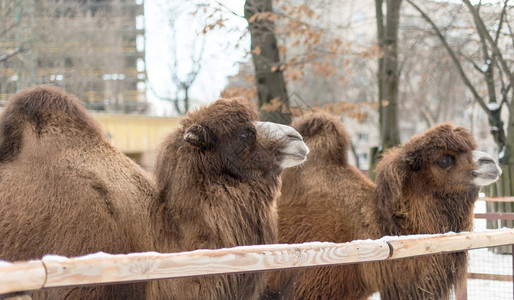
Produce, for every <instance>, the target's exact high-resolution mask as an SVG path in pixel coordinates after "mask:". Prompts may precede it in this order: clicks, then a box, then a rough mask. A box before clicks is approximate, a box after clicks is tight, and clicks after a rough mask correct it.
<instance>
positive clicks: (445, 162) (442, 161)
mask: <svg viewBox="0 0 514 300" xmlns="http://www.w3.org/2000/svg"><path fill="white" fill-rule="evenodd" d="M436 163H437V164H438V165H439V167H440V168H441V169H447V168H449V167H450V166H452V165H454V164H455V157H454V156H453V155H451V154H443V155H441V157H439V158H438V159H437V160H436Z"/></svg>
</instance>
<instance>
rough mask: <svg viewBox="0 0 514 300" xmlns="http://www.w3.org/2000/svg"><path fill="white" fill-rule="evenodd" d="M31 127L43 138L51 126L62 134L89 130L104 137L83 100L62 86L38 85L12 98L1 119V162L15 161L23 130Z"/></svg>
mask: <svg viewBox="0 0 514 300" xmlns="http://www.w3.org/2000/svg"><path fill="white" fill-rule="evenodd" d="M27 125H29V126H30V127H31V128H32V129H33V130H34V132H35V133H36V135H38V136H39V135H41V134H42V132H43V131H44V129H45V128H46V127H48V126H49V125H52V126H56V127H59V128H60V129H61V131H66V130H67V129H71V128H73V129H74V131H77V130H80V131H87V132H88V133H89V134H88V136H91V135H100V136H102V135H103V133H102V129H101V127H100V125H99V124H98V123H97V122H96V121H95V120H94V119H93V118H92V117H91V116H90V114H89V113H88V112H87V110H86V109H85V107H84V106H83V105H82V103H81V101H80V100H79V99H77V97H75V96H74V95H72V94H69V93H66V92H65V91H63V90H62V89H60V88H58V87H52V86H37V87H34V88H29V89H24V90H21V91H20V92H18V93H16V94H15V95H14V96H12V97H11V99H10V100H9V102H8V104H7V106H6V107H5V110H4V112H3V113H2V116H1V117H0V162H3V161H6V160H12V159H13V158H14V157H15V156H16V154H17V153H19V151H20V149H21V147H22V142H21V141H22V137H23V131H24V130H25V128H26V127H27Z"/></svg>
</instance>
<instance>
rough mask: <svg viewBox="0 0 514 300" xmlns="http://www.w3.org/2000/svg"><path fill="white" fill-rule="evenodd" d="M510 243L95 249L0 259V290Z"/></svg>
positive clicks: (460, 238)
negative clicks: (118, 251)
mask: <svg viewBox="0 0 514 300" xmlns="http://www.w3.org/2000/svg"><path fill="white" fill-rule="evenodd" d="M508 244H514V229H498V230H488V231H484V232H463V233H447V234H438V235H412V236H401V237H384V238H381V239H378V240H365V241H362V240H359V241H353V242H349V243H339V244H335V243H321V242H311V243H303V244H277V245H257V246H242V247H235V248H227V249H217V250H196V251H190V252H181V253H169V254H161V253H156V252H145V253H131V254H117V255H111V254H105V253H96V254H90V255H86V256H81V257H76V258H66V257H62V256H44V257H43V258H42V259H41V260H37V261H31V262H19V263H5V262H2V263H0V294H2V293H10V292H16V291H26V290H35V289H41V288H53V287H64V286H67V287H69V286H81V285H92V284H106V283H120V282H131V281H144V280H152V279H168V278H180V277H190V276H202V275H214V274H231V273H242V272H252V271H267V270H278V269H287V268H301V267H309V266H326V265H336V264H350V263H358V262H370V261H379V260H386V259H396V258H406V257H413V256H420V255H428V254H437V253H447V252H455V251H463V250H470V249H476V248H483V247H492V246H500V245H508Z"/></svg>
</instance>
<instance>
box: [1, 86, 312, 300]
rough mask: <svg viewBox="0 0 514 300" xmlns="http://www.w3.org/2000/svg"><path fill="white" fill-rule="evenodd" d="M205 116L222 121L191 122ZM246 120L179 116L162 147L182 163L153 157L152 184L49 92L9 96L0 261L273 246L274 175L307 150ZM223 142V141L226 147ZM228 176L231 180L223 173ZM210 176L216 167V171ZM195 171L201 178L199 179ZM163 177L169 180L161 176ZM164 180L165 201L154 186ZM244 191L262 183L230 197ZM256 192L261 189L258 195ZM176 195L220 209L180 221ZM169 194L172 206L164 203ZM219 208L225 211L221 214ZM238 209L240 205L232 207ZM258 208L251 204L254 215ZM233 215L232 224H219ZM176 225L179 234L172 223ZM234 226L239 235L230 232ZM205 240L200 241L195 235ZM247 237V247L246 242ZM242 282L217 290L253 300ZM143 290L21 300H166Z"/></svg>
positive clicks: (289, 132)
mask: <svg viewBox="0 0 514 300" xmlns="http://www.w3.org/2000/svg"><path fill="white" fill-rule="evenodd" d="M219 110H224V111H223V112H220V111H219ZM216 115H217V116H219V117H222V118H224V119H223V120H216V122H214V123H213V122H212V120H211V121H205V120H202V118H200V116H203V118H206V119H209V118H210V117H212V116H216ZM256 115H257V113H256V111H255V108H254V107H252V106H251V105H249V104H248V103H246V102H244V101H242V100H218V101H217V102H215V103H214V104H212V105H210V106H208V107H206V108H201V109H199V110H198V111H195V112H192V113H190V114H189V115H188V117H186V118H185V119H184V120H183V121H182V124H183V125H182V126H183V127H184V126H185V127H186V128H185V130H186V131H185V132H183V133H184V135H183V137H182V140H180V138H178V141H169V142H168V143H167V147H164V148H163V149H165V150H166V151H171V150H174V151H175V150H176V151H177V154H178V153H183V154H181V155H182V158H179V156H178V155H175V154H173V153H168V154H163V153H161V157H168V158H173V159H172V160H173V161H171V160H168V163H170V164H167V165H166V166H167V167H169V168H171V169H172V170H170V172H168V173H167V172H165V170H163V169H162V166H163V165H161V166H158V169H159V170H160V173H159V174H158V175H157V176H156V177H157V179H156V181H157V184H156V183H154V179H153V178H152V177H151V176H149V175H147V174H146V173H145V172H144V171H143V170H142V169H141V168H140V167H138V166H137V165H136V164H135V163H134V162H133V161H132V160H130V159H129V158H127V157H126V156H125V155H123V154H122V153H121V152H119V151H118V150H117V149H115V148H114V147H113V146H112V145H111V144H110V142H109V140H108V138H107V137H106V135H105V134H104V133H103V132H102V129H101V127H100V125H99V124H98V123H97V122H96V121H95V120H94V119H93V118H92V117H91V116H90V115H89V113H88V112H87V111H86V110H85V109H84V108H83V105H82V104H81V102H80V101H79V100H78V99H77V98H76V97H75V96H73V95H71V94H68V93H65V92H63V91H62V90H60V89H59V88H56V87H50V86H39V87H35V88H31V89H26V90H23V91H21V92H19V93H17V94H16V95H14V96H13V97H12V98H11V99H10V101H9V103H8V105H7V107H6V108H5V111H4V112H3V114H2V117H1V120H0V239H1V240H2V243H0V259H4V260H9V261H18V260H28V259H38V258H41V257H42V256H43V255H46V254H57V255H65V256H80V255H84V254H88V253H93V252H98V251H103V252H107V253H129V252H142V251H159V252H164V251H167V250H173V249H176V250H177V251H178V250H180V249H179V248H178V247H173V248H170V247H167V246H168V245H180V244H182V243H186V242H185V239H189V240H190V242H187V243H188V246H189V249H193V248H194V247H199V248H200V247H209V245H210V244H208V243H204V242H202V241H203V239H205V238H207V239H218V240H219V242H218V244H219V245H220V246H222V247H225V246H227V247H229V246H232V245H233V244H232V243H231V242H232V241H230V240H228V239H230V238H233V239H234V243H235V244H237V245H240V244H241V245H242V244H249V243H253V242H254V241H257V242H261V241H262V242H275V239H276V228H275V227H274V226H275V222H276V220H275V219H274V218H275V217H276V209H275V198H276V197H277V193H278V192H279V190H280V183H281V182H280V175H281V171H282V169H283V168H285V167H289V166H294V165H296V164H299V163H301V162H303V160H305V157H306V154H307V152H308V148H307V147H306V145H305V144H304V142H303V141H302V140H301V136H300V135H299V134H298V133H297V132H296V131H295V130H294V129H292V128H290V127H285V126H281V125H276V124H270V123H257V122H256V120H255V118H256ZM192 120H194V121H195V122H197V123H196V124H194V125H195V126H193V124H192V123H190V122H191V121H192ZM244 120H246V123H245V122H244ZM204 121H205V122H204ZM236 124H237V125H236ZM190 125H191V126H190ZM214 125H219V126H221V127H219V128H218V127H215V126H214ZM211 126H213V127H211ZM241 126H242V127H241ZM180 130H184V129H180ZM230 130H233V131H230ZM214 133H215V134H218V133H219V134H223V135H214ZM225 134H226V135H225ZM245 137H246V138H245ZM230 138H233V139H234V141H233V143H232V144H231V141H230ZM243 140H244V142H242V141H243ZM251 140H252V141H251ZM174 142H179V143H183V142H187V143H188V145H197V147H198V148H197V149H196V150H195V149H194V148H190V149H189V150H191V151H193V152H195V153H197V156H196V157H195V156H194V155H193V156H187V155H186V154H184V153H186V152H187V151H188V150H186V147H187V146H186V145H184V144H182V145H181V146H179V147H174V146H173V145H174V144H173V143H174ZM231 145H232V146H233V147H232V148H231ZM238 146H239V148H238ZM192 147H193V146H192ZM220 149H221V150H220ZM218 150H220V151H218ZM225 150H226V151H225ZM223 151H225V152H223ZM201 153H205V155H203V156H202V154H201ZM215 153H217V154H219V155H215ZM221 153H223V154H224V155H221ZM199 158H202V159H199ZM189 159H191V160H189ZM209 159H219V160H218V161H209ZM240 160H241V161H244V163H241V161H240ZM165 161H166V160H165ZM164 163H166V162H164ZM237 164H238V165H237ZM236 165H237V167H236V170H233V168H231V167H234V166H236ZM177 166H180V168H183V169H180V168H175V167H177ZM209 166H210V167H209ZM213 167H218V169H217V171H215V170H214V169H213ZM207 170H209V171H212V172H211V173H202V172H204V171H207ZM245 170H246V171H247V172H246V173H245ZM192 172H196V173H192ZM172 174H174V176H176V177H170V175H172ZM208 175H212V176H214V177H212V178H209V177H208ZM160 176H168V177H166V178H165V179H163V178H160ZM191 178H198V180H202V181H201V182H197V184H196V185H195V186H191V184H189V182H188V181H184V180H189V179H191ZM200 178H203V179H200ZM264 178H265V179H264ZM166 181H167V182H168V185H166V184H165V185H166V186H167V187H169V188H170V190H169V191H165V190H164V189H163V186H162V183H163V182H166ZM254 182H259V183H262V184H263V185H258V184H257V183H255V186H253V187H255V188H260V189H261V190H258V191H254V190H252V191H251V192H250V195H248V189H244V188H241V187H243V186H246V185H250V184H254ZM218 183H219V184H220V185H219V186H218V187H216V184H218ZM268 183H270V185H269V186H268V185H264V184H268ZM202 184H204V185H203V186H202ZM158 187H159V188H158ZM184 187H186V188H192V189H193V188H195V190H187V192H188V194H187V195H186V196H189V197H190V198H187V200H186V198H184V201H186V202H187V204H189V205H193V206H194V205H195V204H194V203H190V202H188V201H196V202H197V205H198V207H204V208H207V207H205V205H204V204H205V203H202V202H201V201H202V200H207V199H210V200H212V201H214V199H216V200H218V196H219V197H220V200H219V203H220V205H219V206H217V205H216V202H211V206H209V207H208V208H209V209H210V211H207V210H206V211H204V214H201V215H200V214H196V215H195V214H193V213H192V212H191V214H189V215H187V213H188V212H187V211H185V210H180V209H179V206H178V205H175V204H178V203H180V202H181V201H182V199H181V198H178V197H179V196H180V195H179V194H176V191H177V189H178V190H181V188H184ZM196 188H198V189H196ZM220 189H223V190H221V191H220ZM195 192H196V196H194V193H195ZM205 193H207V194H209V193H216V194H212V195H206V194H205ZM165 195H166V196H165ZM172 195H173V196H175V195H176V196H177V198H170V197H168V196H172ZM247 196H250V197H247ZM260 196H262V198H255V197H260ZM223 197H225V198H223ZM252 197H254V198H252ZM230 200H234V203H229V202H228V201H230ZM243 200H244V201H246V202H247V203H246V204H245V203H241V202H237V201H243ZM163 201H164V202H163ZM166 201H168V202H169V203H166ZM223 201H225V202H223ZM259 201H260V202H263V204H262V205H257V204H256V203H255V205H254V202H259ZM198 202H200V203H198ZM264 202H265V203H266V204H264ZM221 203H223V205H221ZM168 204H169V205H168ZM231 205H233V206H234V207H231ZM246 209H248V211H247V210H246ZM259 209H263V210H262V211H261V210H259ZM218 210H223V211H224V212H225V214H221V213H219V211H218ZM234 212H237V214H235V215H230V214H229V213H234ZM182 213H186V214H185V215H180V214H182ZM231 217H234V218H236V219H237V218H244V219H237V220H232V219H230V218H231ZM223 218H225V219H223ZM184 220H189V223H187V224H176V223H173V221H177V222H181V221H184ZM238 222H240V223H238ZM215 223H216V224H219V226H218V227H217V231H213V230H210V228H209V230H203V229H202V227H205V226H209V225H212V224H215ZM234 224H244V225H241V226H240V227H239V228H237V226H235V225H234ZM189 226H191V227H189ZM228 226H234V228H232V227H228ZM253 226H261V227H259V228H254V227H253ZM233 230H234V231H235V232H234V233H232V231H233ZM243 230H245V231H243ZM207 232H208V234H212V236H208V237H206V236H204V235H202V234H203V233H207ZM195 233H199V235H194V234H195ZM184 234H191V236H184ZM255 234H258V235H259V236H258V237H253V235H255ZM172 239H177V240H176V241H171V240H172ZM195 239H196V240H197V241H198V242H194V240H195ZM224 241H225V242H227V244H224V243H223V242H224ZM218 244H216V245H218ZM234 278H235V279H234ZM242 278H244V276H243V277H239V275H237V276H235V277H230V283H233V282H237V283H241V282H243V283H244V284H246V286H242V285H237V284H231V285H230V288H231V289H232V290H230V291H228V289H225V290H227V291H228V292H233V293H235V295H239V294H240V293H242V292H240V290H238V289H241V290H252V289H253V290H254V293H258V290H259V288H258V287H257V286H258V285H261V282H259V280H258V279H257V278H256V279H255V280H256V282H248V280H243V279H242ZM200 280H203V279H200ZM260 280H261V281H265V279H264V278H262V279H260ZM154 283H155V282H154ZM154 283H152V284H148V283H131V284H116V285H106V286H97V287H80V288H64V289H53V290H45V291H37V292H33V293H31V296H32V297H33V299H63V298H70V299H171V298H172V294H169V293H170V289H169V288H168V286H169V285H173V281H172V280H168V281H163V282H162V283H163V284H159V286H158V287H159V288H160V287H164V288H162V289H160V290H159V289H153V284H154ZM249 285H255V286H253V287H251V286H249ZM205 288H207V287H205ZM211 288H212V289H213V290H215V289H217V287H211ZM171 292H173V291H171ZM192 296H193V295H192ZM228 298H230V295H228V296H227V299H228Z"/></svg>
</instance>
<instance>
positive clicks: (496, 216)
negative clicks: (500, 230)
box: [474, 213, 514, 220]
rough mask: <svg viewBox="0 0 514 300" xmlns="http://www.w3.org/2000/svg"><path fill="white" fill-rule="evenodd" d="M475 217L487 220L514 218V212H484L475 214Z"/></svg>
mask: <svg viewBox="0 0 514 300" xmlns="http://www.w3.org/2000/svg"><path fill="white" fill-rule="evenodd" d="M474 218H475V219H487V220H514V213H483V214H475V215H474Z"/></svg>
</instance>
